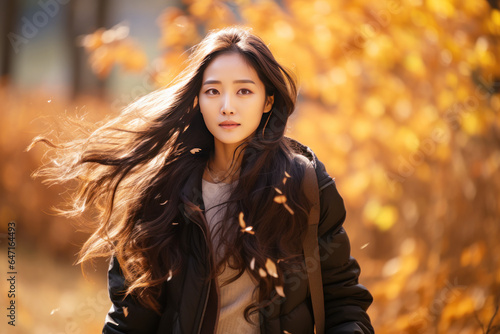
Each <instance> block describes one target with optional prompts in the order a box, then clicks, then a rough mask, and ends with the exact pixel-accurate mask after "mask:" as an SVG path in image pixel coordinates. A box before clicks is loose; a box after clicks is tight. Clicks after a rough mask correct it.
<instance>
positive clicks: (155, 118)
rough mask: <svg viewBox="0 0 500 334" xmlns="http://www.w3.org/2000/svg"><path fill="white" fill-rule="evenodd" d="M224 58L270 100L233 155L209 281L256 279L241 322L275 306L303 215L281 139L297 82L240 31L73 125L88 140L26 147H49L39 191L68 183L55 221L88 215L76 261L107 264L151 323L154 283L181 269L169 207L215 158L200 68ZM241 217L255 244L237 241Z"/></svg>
mask: <svg viewBox="0 0 500 334" xmlns="http://www.w3.org/2000/svg"><path fill="white" fill-rule="evenodd" d="M230 52H235V53H239V54H241V55H242V56H243V57H244V59H245V60H246V61H247V62H248V63H249V64H250V65H251V66H252V67H253V68H254V69H255V70H256V72H257V74H258V76H259V78H260V79H261V81H262V82H263V83H264V85H265V88H266V95H268V96H270V95H274V104H273V107H272V110H271V111H270V112H269V113H265V114H263V117H262V120H261V122H260V124H259V126H258V128H257V131H256V132H255V135H254V136H253V137H251V138H248V139H247V140H246V141H245V142H244V143H243V144H241V148H243V149H241V150H236V151H238V152H239V153H238V154H243V157H242V160H241V161H242V162H241V165H240V167H239V178H238V182H237V183H235V186H234V187H232V189H231V194H230V197H229V200H228V202H227V203H225V204H227V210H226V211H225V214H224V218H223V220H222V221H221V224H220V225H219V226H220V228H219V229H218V230H217V232H216V233H217V234H218V236H219V238H220V239H219V240H220V247H221V248H219V250H224V252H223V253H222V254H223V256H221V257H220V258H219V259H218V262H217V266H216V267H215V268H212V277H215V276H216V275H217V274H218V273H220V271H221V268H223V267H224V265H226V264H228V265H229V266H231V267H232V268H234V269H237V270H238V272H239V274H238V276H236V277H233V278H232V279H231V280H230V281H232V280H235V279H236V278H238V277H239V276H241V275H242V274H243V272H244V271H245V270H247V269H248V270H249V271H250V272H251V274H252V275H254V276H255V277H256V278H258V279H259V282H260V283H259V287H258V288H259V290H260V293H259V300H258V301H257V302H256V303H255V304H252V305H249V306H248V307H247V309H246V311H245V317H246V318H247V319H248V315H249V313H250V312H251V311H256V310H258V309H259V308H262V307H265V306H267V305H269V304H270V303H271V301H272V299H273V298H276V292H275V289H276V287H277V286H283V284H284V278H283V277H284V272H285V271H286V270H289V269H290V268H291V267H293V266H295V265H296V264H297V263H298V262H299V261H301V260H302V258H301V241H302V238H303V235H304V233H305V229H306V221H307V212H308V210H309V203H308V202H307V199H306V197H305V196H304V194H303V193H302V192H301V191H300V181H301V179H302V176H303V174H304V170H303V168H301V167H300V166H299V165H297V164H294V162H293V154H294V148H293V147H292V145H291V144H290V142H289V140H288V138H287V137H285V136H284V132H285V129H286V124H287V120H288V117H289V116H290V115H291V114H292V113H293V111H294V109H295V102H296V97H297V88H296V80H295V78H294V77H293V76H292V74H291V73H290V72H289V71H288V70H286V69H285V68H284V67H282V66H281V65H280V64H279V63H278V62H277V61H276V60H275V58H274V57H273V55H272V53H271V51H270V50H269V48H268V47H267V46H266V45H265V43H264V42H263V41H262V40H261V39H260V38H258V37H257V36H255V35H254V34H252V33H251V32H250V31H249V30H248V29H244V28H240V27H230V28H226V29H222V30H218V31H213V32H211V33H209V34H208V35H207V37H205V39H203V41H201V42H200V43H199V44H198V45H197V46H195V47H194V48H193V50H192V53H191V56H190V58H189V60H188V64H187V66H186V68H185V70H184V71H183V72H182V73H181V74H180V75H179V76H178V77H177V79H176V80H175V81H174V82H173V83H172V84H171V85H170V86H169V87H167V88H162V89H159V90H157V91H154V92H152V93H150V94H148V95H146V96H144V97H142V98H140V99H138V100H137V101H135V102H134V103H132V104H130V105H129V106H128V107H126V108H125V109H124V110H123V112H122V113H121V114H120V115H119V116H117V117H115V118H114V119H111V120H108V121H107V122H103V124H102V125H101V126H97V127H96V128H95V129H94V128H92V127H90V126H89V125H88V124H86V125H84V124H83V123H82V121H75V123H76V125H78V126H79V127H80V128H81V129H87V130H86V131H84V132H82V133H83V135H82V136H80V137H79V138H73V139H72V140H70V141H64V142H62V141H61V140H49V139H47V138H45V137H37V138H35V139H34V140H33V143H32V145H34V144H35V143H37V142H45V143H46V144H48V145H49V146H51V147H52V148H53V150H52V153H53V155H52V156H51V159H50V162H49V163H48V164H45V165H43V166H42V167H41V168H40V169H39V170H38V171H37V172H35V174H34V175H35V176H41V177H45V178H46V180H45V181H46V182H48V183H64V182H67V181H77V186H76V188H75V189H74V190H75V191H74V192H73V194H74V196H73V197H72V198H71V199H70V201H69V204H70V205H69V207H68V208H64V209H60V212H61V213H62V214H65V215H69V216H71V215H81V214H82V213H83V212H86V211H88V210H89V209H90V208H94V209H96V210H95V212H97V217H94V218H93V219H94V221H96V222H97V225H96V226H94V227H93V229H94V230H93V233H92V235H91V236H90V237H89V239H88V240H87V241H86V242H85V244H84V245H83V247H82V249H81V251H80V253H79V260H78V262H79V263H83V262H85V261H87V260H90V259H93V258H96V257H101V256H110V255H114V256H116V257H117V259H118V261H119V263H120V266H121V268H122V270H123V273H124V276H125V278H126V280H127V282H128V283H129V284H128V291H127V294H129V293H130V294H134V295H136V296H137V297H139V300H140V302H141V303H143V304H144V305H145V306H147V307H150V308H152V309H154V310H156V311H157V312H160V311H161V310H160V308H159V303H158V301H157V298H158V296H159V295H160V293H161V286H162V283H164V282H166V281H167V280H168V279H169V277H170V275H172V274H173V275H175V274H176V273H177V272H179V270H180V268H181V267H182V265H183V256H182V253H181V249H180V248H181V246H182V245H179V243H178V240H179V238H176V236H177V234H176V233H179V232H178V231H179V230H180V229H179V228H176V226H175V225H176V224H178V222H176V221H175V218H176V217H179V204H181V203H182V201H188V199H185V198H180V196H179V194H181V190H182V187H183V186H184V184H185V182H186V180H187V178H188V176H189V175H191V174H192V173H193V172H194V171H195V170H196V169H197V168H200V166H205V165H206V163H207V161H208V159H209V158H210V157H211V156H212V155H213V153H214V138H213V135H212V134H211V133H210V132H209V131H208V129H207V127H206V126H205V124H204V121H203V118H202V115H201V113H200V110H199V106H198V105H197V103H196V101H197V99H196V97H197V95H198V94H199V91H200V89H201V84H202V78H203V73H204V70H205V68H206V67H207V66H208V65H209V64H210V62H211V61H212V60H213V59H215V58H216V57H217V56H218V55H220V54H222V53H230ZM32 145H31V146H32ZM193 149H197V150H195V151H194V152H196V153H195V154H193ZM236 151H235V152H236ZM235 158H236V157H234V155H233V161H235V160H236V159H235ZM238 158H239V157H238ZM200 192H201V189H200ZM276 198H277V199H276ZM240 214H241V215H242V217H244V221H245V223H246V225H248V226H252V228H253V232H254V234H252V233H245V232H242V229H241V226H240V225H239V224H238V217H239V216H240ZM268 261H272V263H275V264H277V271H278V274H279V275H278V277H273V276H272V275H262V276H265V277H261V276H259V275H258V268H266V263H268ZM251 263H252V265H251ZM250 267H252V268H250ZM252 269H253V270H252ZM274 276H275V275H274ZM226 283H229V282H226Z"/></svg>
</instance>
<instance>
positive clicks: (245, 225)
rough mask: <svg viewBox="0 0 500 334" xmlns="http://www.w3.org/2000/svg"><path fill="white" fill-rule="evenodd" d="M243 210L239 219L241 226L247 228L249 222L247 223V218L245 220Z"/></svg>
mask: <svg viewBox="0 0 500 334" xmlns="http://www.w3.org/2000/svg"><path fill="white" fill-rule="evenodd" d="M243 216H244V215H243V211H242V212H240V215H239V216H238V218H239V221H240V226H241V228H246V227H247V224H246V223H245V220H243Z"/></svg>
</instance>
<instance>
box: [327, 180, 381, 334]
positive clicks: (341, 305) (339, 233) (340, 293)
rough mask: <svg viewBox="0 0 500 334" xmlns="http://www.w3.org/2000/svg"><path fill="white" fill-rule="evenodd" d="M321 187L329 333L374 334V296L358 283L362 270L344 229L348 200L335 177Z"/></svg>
mask: <svg viewBox="0 0 500 334" xmlns="http://www.w3.org/2000/svg"><path fill="white" fill-rule="evenodd" d="M324 181H326V182H324ZM321 184H323V186H321V185H320V221H319V225H318V242H319V251H320V260H321V271H322V278H323V293H324V299H325V333H327V334H332V333H335V334H344V333H345V334H347V333H349V334H352V333H374V329H373V327H372V325H371V323H370V318H369V316H368V314H367V313H366V310H367V309H368V307H369V306H370V304H371V303H372V301H373V297H372V295H371V294H370V292H369V291H368V290H367V289H366V288H365V287H364V286H363V285H361V284H359V283H358V277H359V274H360V267H359V264H358V262H357V261H356V259H354V258H353V257H352V256H351V255H350V251H351V249H350V243H349V238H348V237H347V234H346V231H345V230H344V228H343V227H342V225H343V223H344V220H345V217H346V210H345V207H344V201H343V199H342V197H341V196H340V194H339V192H338V191H337V187H336V185H335V182H334V180H333V179H332V178H331V177H328V178H327V180H323V182H321Z"/></svg>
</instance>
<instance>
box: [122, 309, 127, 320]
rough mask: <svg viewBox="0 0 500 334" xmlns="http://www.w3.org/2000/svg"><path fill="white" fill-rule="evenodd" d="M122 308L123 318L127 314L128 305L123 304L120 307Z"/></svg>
mask: <svg viewBox="0 0 500 334" xmlns="http://www.w3.org/2000/svg"><path fill="white" fill-rule="evenodd" d="M122 309H123V315H124V316H125V318H126V317H127V316H128V307H126V306H123V307H122Z"/></svg>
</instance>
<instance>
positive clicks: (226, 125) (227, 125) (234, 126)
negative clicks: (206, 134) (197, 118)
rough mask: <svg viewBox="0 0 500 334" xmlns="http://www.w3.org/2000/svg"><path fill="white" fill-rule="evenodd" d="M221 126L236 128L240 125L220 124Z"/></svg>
mask: <svg viewBox="0 0 500 334" xmlns="http://www.w3.org/2000/svg"><path fill="white" fill-rule="evenodd" d="M219 126H220V127H221V128H223V129H234V128H236V127H238V126H240V125H239V124H219Z"/></svg>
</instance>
